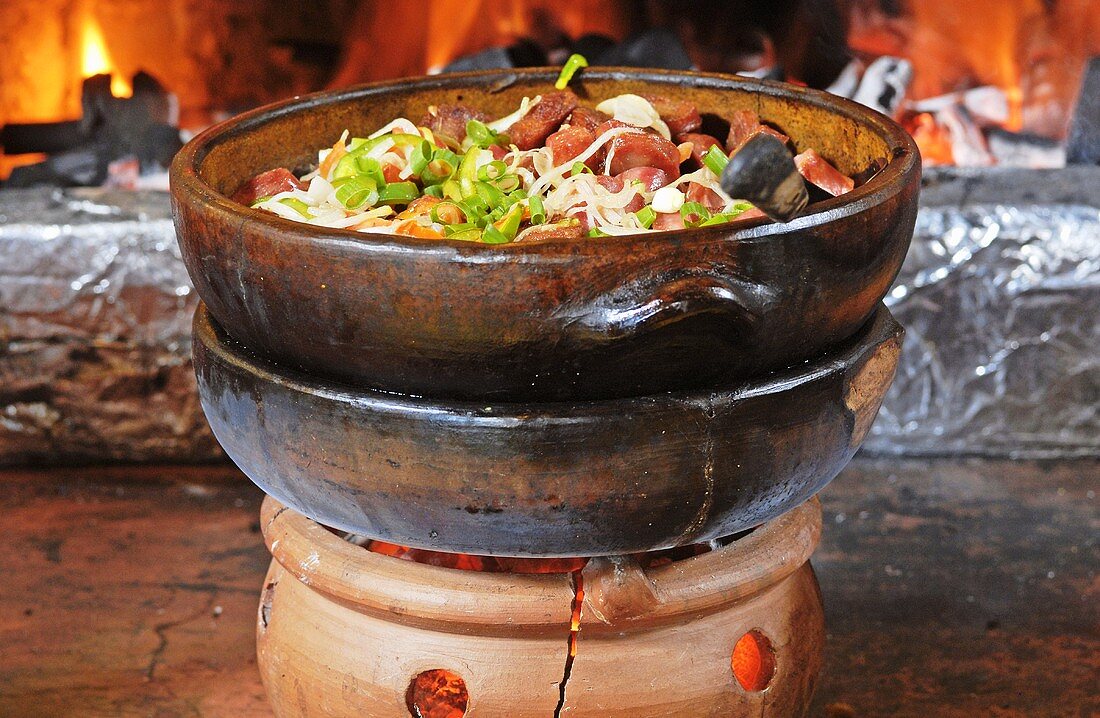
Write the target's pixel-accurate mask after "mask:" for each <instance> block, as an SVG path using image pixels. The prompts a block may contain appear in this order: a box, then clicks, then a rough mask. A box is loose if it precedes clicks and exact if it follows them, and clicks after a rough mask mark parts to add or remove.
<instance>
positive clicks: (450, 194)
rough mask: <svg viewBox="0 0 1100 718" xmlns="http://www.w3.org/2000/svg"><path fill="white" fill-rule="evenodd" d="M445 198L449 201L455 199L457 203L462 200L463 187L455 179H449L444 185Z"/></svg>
mask: <svg viewBox="0 0 1100 718" xmlns="http://www.w3.org/2000/svg"><path fill="white" fill-rule="evenodd" d="M442 186H443V196H444V197H446V198H447V199H453V200H455V201H456V202H457V201H458V200H460V199H462V187H461V185H459V183H458V182H457V181H455V180H454V179H449V180H447V181H445V182H444V183H443V185H442Z"/></svg>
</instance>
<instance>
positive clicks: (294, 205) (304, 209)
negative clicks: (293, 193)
mask: <svg viewBox="0 0 1100 718" xmlns="http://www.w3.org/2000/svg"><path fill="white" fill-rule="evenodd" d="M279 202H280V203H281V204H285V205H286V206H287V207H290V208H291V209H292V210H294V211H295V212H297V213H298V214H300V215H302V216H303V217H305V218H306V219H309V216H310V215H309V205H308V204H306V203H305V202H303V201H302V200H300V199H298V198H297V197H283V198H282V199H281V200H279Z"/></svg>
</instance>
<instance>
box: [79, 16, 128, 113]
mask: <svg viewBox="0 0 1100 718" xmlns="http://www.w3.org/2000/svg"><path fill="white" fill-rule="evenodd" d="M116 69H117V68H116V67H115V66H114V64H113V63H112V62H111V56H110V54H109V53H108V52H107V43H106V42H105V41H104V39H103V29H102V28H100V26H99V23H98V22H97V21H96V19H95V18H94V17H92V16H91V15H89V16H88V17H87V18H86V19H85V21H84V27H83V31H82V37H81V56H80V74H81V76H82V77H92V76H93V75H110V76H111V94H113V95H114V96H115V97H129V96H130V95H131V94H133V88H131V87H130V83H129V82H127V80H126V78H125V77H123V76H122V73H116V72H115V70H116Z"/></svg>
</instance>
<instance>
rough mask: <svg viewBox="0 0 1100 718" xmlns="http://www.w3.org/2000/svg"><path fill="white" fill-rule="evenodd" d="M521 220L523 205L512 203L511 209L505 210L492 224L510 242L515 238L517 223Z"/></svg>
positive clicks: (517, 230)
mask: <svg viewBox="0 0 1100 718" xmlns="http://www.w3.org/2000/svg"><path fill="white" fill-rule="evenodd" d="M522 221H523V205H521V204H514V205H512V207H511V209H509V210H508V211H507V212H505V214H504V216H503V217H501V218H500V220H499V221H497V222H494V223H493V224H492V226H493V227H494V228H496V229H497V230H499V231H500V233H501V234H503V235H504V236H505V237H507V238H508V241H509V242H511V241H512V240H513V239H515V238H516V233H517V232H519V225H520V223H521V222H522Z"/></svg>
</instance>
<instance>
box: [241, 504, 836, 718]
mask: <svg viewBox="0 0 1100 718" xmlns="http://www.w3.org/2000/svg"><path fill="white" fill-rule="evenodd" d="M261 525H262V527H263V532H264V538H265V540H266V542H267V545H268V547H269V549H270V550H271V553H272V555H273V557H274V559H273V561H272V563H271V568H270V570H269V571H268V574H267V579H266V581H265V583H264V590H263V597H262V601H261V605H260V609H259V614H258V623H257V647H258V656H259V667H260V672H261V675H262V677H263V681H264V685H265V686H266V688H267V692H268V695H269V697H270V699H271V704H272V706H273V708H274V710H275V713H276V715H278V716H356V717H357V718H358V717H361V716H371V717H372V718H408V717H409V716H417V715H423V716H433V718H434V716H437V715H446V716H448V717H449V718H457V716H463V715H464V716H468V717H470V718H479V717H480V718H487V717H493V716H510V717H512V718H526V717H528V716H532V717H533V716H539V717H540V718H546V717H547V716H555V715H562V716H573V717H575V718H580V717H587V716H592V717H596V716H599V717H600V718H627V716H629V717H630V718H645V717H647V716H652V717H654V718H655V717H657V716H662V717H666V718H667V717H669V716H691V717H692V718H699V717H700V716H715V717H718V716H721V717H722V718H736V717H737V716H754V717H757V716H782V717H783V718H788V717H790V716H800V715H805V714H806V712H807V710H808V706H809V701H810V697H811V695H812V692H813V685H814V681H815V679H816V676H817V673H818V669H819V667H820V664H821V653H822V648H823V644H824V617H823V612H822V606H821V597H820V594H819V592H818V587H817V580H816V578H815V576H814V573H813V569H812V568H811V567H810V564H809V557H810V555H811V554H812V553H813V550H814V548H815V547H816V545H817V542H818V538H819V535H820V530H821V508H820V504H819V503H818V501H817V500H816V499H813V500H811V501H809V502H807V503H805V504H803V505H801V506H799V507H797V508H795V509H793V510H792V511H790V512H788V513H786V514H784V515H782V516H780V517H778V518H776V519H773V520H772V521H770V522H768V523H766V524H764V525H763V526H761V527H759V528H757V529H756V530H754V531H752V532H751V533H749V534H747V535H745V536H743V537H741V538H739V539H738V540H736V541H733V542H731V543H729V544H727V545H725V546H723V547H721V548H717V549H715V550H713V551H710V552H707V553H704V554H701V555H698V556H694V557H691V558H687V559H683V560H679V561H673V562H670V563H665V564H664V565H660V566H657V565H656V564H654V565H652V566H650V567H649V568H645V569H643V568H641V567H640V566H639V564H638V563H637V562H636V561H635V560H634V559H632V558H629V557H616V558H599V559H592V560H590V561H589V563H588V565H587V566H586V567H585V569H584V570H583V571H581V572H579V573H574V574H556V575H519V574H500V573H496V574H494V573H482V572H475V571H462V570H455V569H448V568H439V567H436V566H429V565H424V564H419V563H415V562H411V561H405V560H401V559H398V558H393V557H390V556H383V555H380V554H377V553H373V552H371V551H368V550H366V549H364V548H362V547H360V546H356V545H354V544H352V543H349V542H347V541H345V540H344V539H343V538H341V537H340V536H338V535H336V534H335V533H333V532H331V531H329V530H328V529H326V528H324V527H323V526H321V525H320V524H317V523H316V522H314V521H311V520H310V519H308V518H306V517H305V516H303V515H301V514H298V513H297V512H295V511H293V510H292V509H288V508H286V507H284V506H282V505H281V504H279V503H278V502H277V501H276V500H274V499H272V498H268V499H266V500H265V502H264V506H263V510H262V522H261ZM578 589H580V590H578ZM578 596H580V597H581V600H580V601H579V604H580V605H579V609H580V610H579V619H575V616H576V615H577V613H576V611H575V608H578V606H577V605H576V604H577V603H578V602H577V601H576V598H577V597H578ZM575 626H576V627H578V628H579V630H576V631H574V630H573V628H574V627H575ZM570 653H573V654H574V655H573V657H572V659H571V660H570ZM442 672H446V673H442ZM436 675H446V676H448V677H449V678H450V679H451V680H452V683H451V684H450V685H449V686H448V687H449V689H451V690H459V691H461V693H462V696H461V701H460V702H459V706H460V708H458V709H451V710H449V711H442V712H438V713H436V712H432V709H431V707H430V705H427V704H422V703H415V702H413V696H414V693H415V691H414V689H413V687H412V686H413V683H414V681H416V679H417V677H418V676H424V677H425V678H432V677H433V676H436ZM563 683H564V686H563ZM455 686H457V689H456V688H455ZM416 695H417V696H420V695H421V694H416ZM417 700H419V698H418V699H417ZM463 710H464V712H463Z"/></svg>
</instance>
